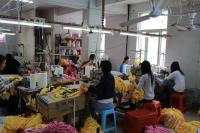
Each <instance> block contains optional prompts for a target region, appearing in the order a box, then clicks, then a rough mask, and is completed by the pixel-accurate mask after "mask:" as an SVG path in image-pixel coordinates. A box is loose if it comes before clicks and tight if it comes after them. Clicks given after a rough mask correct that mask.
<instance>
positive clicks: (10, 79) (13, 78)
mask: <svg viewBox="0 0 200 133" xmlns="http://www.w3.org/2000/svg"><path fill="white" fill-rule="evenodd" d="M16 79H17V77H10V78H9V82H13V81H14V80H16Z"/></svg>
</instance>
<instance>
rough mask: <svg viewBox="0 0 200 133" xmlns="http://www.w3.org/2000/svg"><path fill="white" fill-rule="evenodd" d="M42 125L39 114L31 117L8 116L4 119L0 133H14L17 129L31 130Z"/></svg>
mask: <svg viewBox="0 0 200 133" xmlns="http://www.w3.org/2000/svg"><path fill="white" fill-rule="evenodd" d="M39 124H42V116H41V114H37V115H32V116H31V117H27V118H25V117H21V116H8V117H6V118H5V119H4V122H3V129H2V131H1V132H0V133H16V132H17V130H18V129H26V128H32V127H35V126H37V125H39Z"/></svg>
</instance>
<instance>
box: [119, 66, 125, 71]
mask: <svg viewBox="0 0 200 133" xmlns="http://www.w3.org/2000/svg"><path fill="white" fill-rule="evenodd" d="M123 69H124V64H121V65H120V68H119V71H120V72H121V73H123Z"/></svg>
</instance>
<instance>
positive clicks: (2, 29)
mask: <svg viewBox="0 0 200 133" xmlns="http://www.w3.org/2000/svg"><path fill="white" fill-rule="evenodd" d="M0 31H11V30H10V29H5V28H2V27H0Z"/></svg>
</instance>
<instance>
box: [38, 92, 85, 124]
mask: <svg viewBox="0 0 200 133" xmlns="http://www.w3.org/2000/svg"><path fill="white" fill-rule="evenodd" d="M74 99H75V109H76V111H79V110H82V109H84V108H85V95H81V96H78V97H75V98H56V97H55V96H54V94H53V93H48V94H46V95H44V96H39V95H37V97H36V103H37V109H38V111H39V112H40V113H41V114H42V115H43V116H45V117H46V118H47V119H48V120H57V119H61V117H63V116H64V115H67V114H70V113H73V107H74V106H73V105H74Z"/></svg>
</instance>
